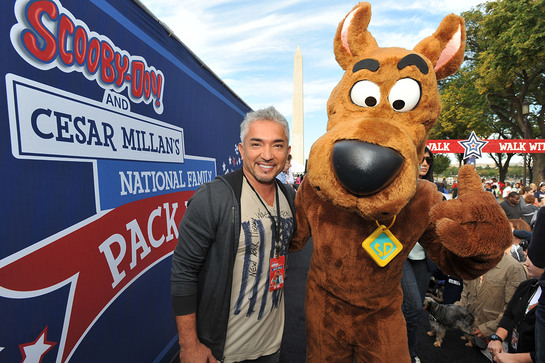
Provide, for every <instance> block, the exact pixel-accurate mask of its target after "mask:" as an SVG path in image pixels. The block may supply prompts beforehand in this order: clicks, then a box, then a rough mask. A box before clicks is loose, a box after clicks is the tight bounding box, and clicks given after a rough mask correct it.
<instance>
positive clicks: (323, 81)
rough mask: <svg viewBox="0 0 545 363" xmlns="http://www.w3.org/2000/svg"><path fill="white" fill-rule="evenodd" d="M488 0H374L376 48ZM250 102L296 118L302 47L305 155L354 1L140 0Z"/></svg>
mask: <svg viewBox="0 0 545 363" xmlns="http://www.w3.org/2000/svg"><path fill="white" fill-rule="evenodd" d="M484 1H485V0H456V1H453V0H392V1H390V0H385V1H384V0H383V1H377V2H371V6H372V13H373V15H372V18H371V23H370V25H369V30H370V31H371V33H372V34H373V36H374V37H375V39H376V40H377V42H378V44H379V46H401V47H404V48H409V49H411V48H413V47H414V46H415V45H416V44H417V43H418V42H419V41H420V40H422V39H423V38H425V37H426V36H428V35H431V34H432V33H433V32H434V31H435V29H436V28H437V26H438V25H439V23H440V22H441V19H442V18H443V17H444V16H445V15H447V14H449V13H455V14H460V13H461V12H463V11H467V10H470V9H471V8H473V7H474V6H476V5H478V4H480V3H483V2H484ZM140 2H141V3H142V4H144V5H145V6H146V7H147V8H148V9H149V10H150V11H151V13H152V14H154V15H155V16H156V17H157V18H158V19H160V20H161V21H162V22H164V23H165V24H166V25H167V26H168V27H169V28H170V29H171V30H172V31H173V32H174V34H175V35H176V36H177V37H178V38H179V39H180V40H181V41H182V42H183V43H184V44H185V45H186V46H187V47H188V48H189V49H191V51H192V52H193V53H195V54H196V55H197V56H198V57H199V58H200V59H201V60H202V61H203V62H204V63H206V64H207V66H208V67H209V68H210V69H212V71H213V72H214V73H215V74H216V75H218V76H219V77H220V78H221V79H222V80H223V81H224V82H225V83H226V84H227V85H228V86H229V87H230V88H231V89H232V90H233V91H234V92H235V93H237V94H238V95H239V96H240V97H241V98H242V99H243V100H244V101H245V102H246V103H247V104H248V105H249V106H250V107H252V108H253V109H258V108H262V107H267V106H269V105H273V106H275V107H276V108H277V109H278V110H279V111H280V112H281V113H282V114H284V116H286V118H287V119H288V121H290V123H291V117H292V107H293V101H292V95H293V58H294V54H295V50H296V49H297V47H298V46H300V47H301V52H302V54H303V92H304V118H305V124H304V127H305V156H308V152H309V151H310V147H311V145H312V143H314V141H316V139H317V138H318V137H320V136H321V135H322V134H323V133H324V132H325V129H326V123H327V115H326V103H327V99H328V98H329V94H330V92H331V90H332V89H333V88H334V87H335V85H336V84H337V83H338V81H339V80H340V79H341V77H342V70H341V68H340V66H339V65H338V64H337V63H336V61H335V58H334V55H333V36H334V35H335V31H336V30H337V26H338V24H339V22H340V21H341V20H342V19H343V18H344V16H345V15H346V14H347V13H349V12H350V11H351V10H352V8H353V7H354V5H356V3H357V1H353V0H351V1H347V0H337V1H330V0H313V1H310V0H275V1H259V0H204V1H203V0H140Z"/></svg>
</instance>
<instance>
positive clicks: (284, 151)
mask: <svg viewBox="0 0 545 363" xmlns="http://www.w3.org/2000/svg"><path fill="white" fill-rule="evenodd" d="M238 149H239V152H240V154H241V156H242V160H243V166H242V169H239V170H237V171H235V172H232V173H230V174H227V175H225V176H221V177H218V178H216V179H215V180H214V181H212V182H209V183H205V184H203V185H202V186H201V187H199V189H198V190H197V191H196V192H195V194H194V196H193V197H192V198H191V200H190V201H189V203H188V205H187V209H186V212H185V214H184V217H183V220H182V222H181V224H180V231H183V233H180V237H179V240H178V244H177V246H176V249H175V251H174V254H173V262H172V264H173V265H172V276H171V280H172V306H173V310H174V314H175V318H176V324H177V327H178V335H179V345H180V353H179V359H180V362H191V363H194V362H217V361H221V362H226V363H227V362H256V363H277V362H278V361H279V359H280V348H281V342H282V334H283V327H284V316H285V310H284V302H283V299H282V296H283V295H282V294H283V290H282V289H283V285H284V281H285V267H286V255H287V251H288V245H289V243H290V240H291V237H292V235H293V233H294V232H295V230H296V228H297V225H296V221H295V207H294V198H295V189H297V187H298V185H299V184H300V183H301V181H302V177H303V175H302V174H297V175H294V173H293V172H292V170H291V155H290V146H289V126H288V123H287V122H286V120H285V118H284V117H283V116H282V115H281V114H279V113H278V112H277V111H276V110H275V109H274V108H273V107H269V108H267V109H262V110H258V111H253V112H250V113H249V114H248V115H247V116H246V118H245V119H244V121H243V122H242V124H241V132H240V144H239V146H238ZM419 174H420V175H419V179H420V180H422V182H426V183H427V182H428V181H429V182H433V154H432V153H431V152H430V150H428V149H427V148H426V151H425V154H424V157H423V160H422V162H421V167H420V173H419ZM420 180H419V182H420ZM425 180H427V181H425ZM483 182H484V181H483ZM437 188H438V191H440V192H441V193H443V195H444V198H445V199H451V198H457V185H456V183H454V184H453V185H452V186H451V188H450V192H449V189H448V185H447V182H446V180H443V181H442V182H440V183H437ZM483 190H485V191H489V192H491V193H494V196H495V197H496V198H497V199H498V202H499V201H500V200H501V199H503V201H501V202H500V205H501V207H502V209H503V210H504V211H505V214H506V216H507V218H508V219H509V220H510V222H511V227H512V234H513V236H512V241H513V243H512V245H511V246H509V247H508V248H507V249H506V250H505V254H504V255H503V258H502V259H501V261H500V262H499V263H498V265H497V266H496V267H494V268H492V269H491V270H490V271H488V272H486V273H485V274H484V275H482V276H480V277H479V278H477V279H475V280H471V281H463V280H461V279H459V278H457V277H456V276H444V275H442V272H441V271H439V270H438V268H437V266H436V265H435V264H434V263H433V262H432V261H431V260H430V259H429V258H428V257H427V255H426V252H425V250H424V249H423V248H422V246H421V245H420V244H419V243H416V245H415V246H414V248H413V249H412V250H411V251H410V254H409V256H408V259H407V260H406V262H405V264H404V267H403V277H402V281H401V288H402V290H403V296H404V298H403V304H402V311H403V314H404V316H405V321H406V327H407V337H408V348H409V352H410V355H411V359H412V361H413V362H419V361H420V360H419V358H418V356H417V354H418V352H417V348H416V347H417V346H416V340H417V329H418V326H419V324H421V323H422V319H421V318H422V314H423V310H422V305H423V301H424V298H425V297H426V295H427V294H429V291H430V286H431V285H432V283H434V282H435V283H437V281H438V280H440V279H443V281H445V283H444V286H443V294H442V295H439V294H437V295H434V297H435V298H436V299H437V300H439V301H440V302H441V303H443V304H446V303H454V304H457V305H462V306H464V307H466V308H467V309H468V310H469V311H470V312H471V313H472V314H473V315H474V318H475V324H474V329H473V332H472V337H473V339H474V343H475V344H474V346H476V347H478V348H477V349H481V351H482V353H483V354H484V355H485V356H487V357H488V358H489V359H490V360H491V361H494V362H542V363H545V356H544V354H545V351H544V350H545V340H544V339H545V294H542V289H543V287H544V285H545V281H544V278H545V274H544V271H545V270H544V267H545V208H542V206H543V204H544V203H545V183H541V184H540V186H539V188H538V187H537V186H535V185H529V186H523V185H521V184H520V183H515V184H514V185H511V184H510V183H506V184H505V185H501V184H500V183H499V182H497V181H496V180H495V179H493V180H492V182H484V183H483ZM233 246H238V248H237V249H236V250H235V249H234V248H233ZM268 276H271V279H268ZM217 289H222V292H221V293H220V294H218V293H217ZM432 295H433V294H432ZM212 296H223V297H224V298H223V299H220V300H218V299H214V298H211V297H212ZM437 349H440V348H437ZM468 349H473V348H468Z"/></svg>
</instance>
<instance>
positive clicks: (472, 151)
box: [458, 131, 488, 159]
mask: <svg viewBox="0 0 545 363" xmlns="http://www.w3.org/2000/svg"><path fill="white" fill-rule="evenodd" d="M458 143H459V144H460V145H462V147H463V148H464V159H467V158H469V157H470V156H475V157H477V158H481V157H482V149H483V147H484V146H485V145H486V144H488V141H481V140H479V139H478V138H477V135H475V131H471V135H470V136H469V139H467V140H465V141H458Z"/></svg>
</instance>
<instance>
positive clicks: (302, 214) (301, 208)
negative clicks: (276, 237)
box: [289, 177, 312, 252]
mask: <svg viewBox="0 0 545 363" xmlns="http://www.w3.org/2000/svg"><path fill="white" fill-rule="evenodd" d="M311 188H312V186H311V185H310V184H309V182H308V178H307V177H305V178H304V179H303V182H302V183H301V185H300V186H299V189H297V194H295V215H296V219H297V231H295V234H294V235H293V238H292V239H291V243H290V247H289V251H290V252H293V251H299V250H300V249H302V248H303V247H305V244H306V243H307V241H308V239H309V238H310V226H309V222H308V219H307V214H306V208H307V206H308V204H306V205H305V203H304V200H305V194H308V192H309V189H311ZM310 191H311V190H310Z"/></svg>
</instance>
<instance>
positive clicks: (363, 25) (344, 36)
mask: <svg viewBox="0 0 545 363" xmlns="http://www.w3.org/2000/svg"><path fill="white" fill-rule="evenodd" d="M370 20H371V4H369V3H367V2H361V3H359V4H358V5H356V6H355V7H354V9H352V11H351V12H350V13H349V14H348V15H347V16H346V17H345V18H344V19H343V21H341V23H340V24H339V27H338V28H337V33H336V34H335V39H334V41H333V50H334V52H335V59H336V60H337V63H339V65H340V66H341V67H342V69H344V70H346V69H347V68H348V67H349V65H350V63H351V62H352V60H353V59H354V57H355V56H358V55H362V54H363V53H364V52H366V51H368V50H370V49H374V48H377V47H378V45H377V41H376V40H375V38H373V36H372V35H371V33H369V31H368V30H367V26H368V25H369V21H370Z"/></svg>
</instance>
